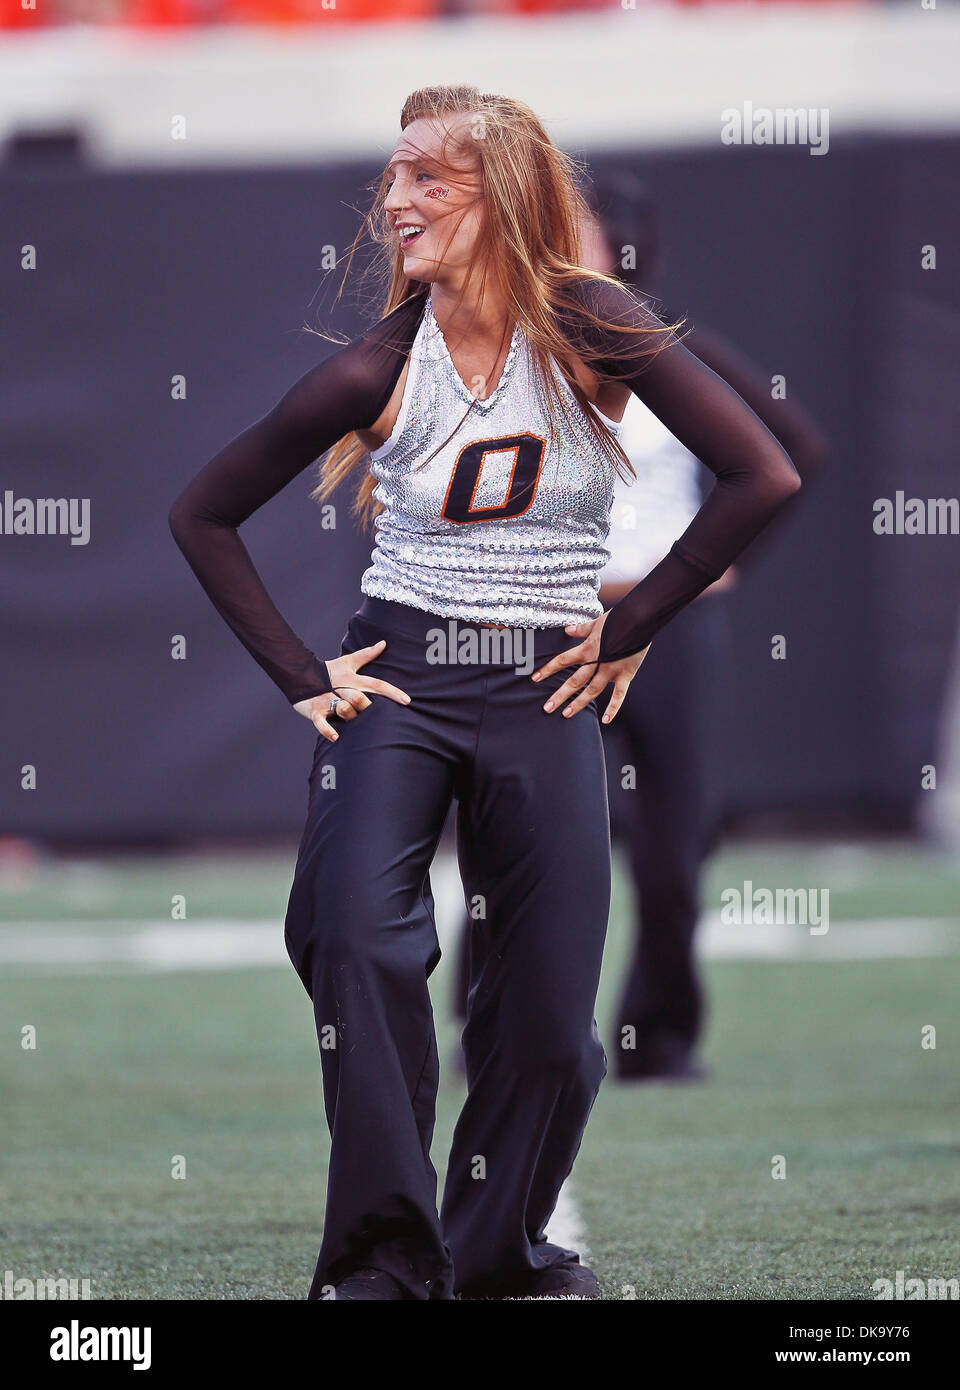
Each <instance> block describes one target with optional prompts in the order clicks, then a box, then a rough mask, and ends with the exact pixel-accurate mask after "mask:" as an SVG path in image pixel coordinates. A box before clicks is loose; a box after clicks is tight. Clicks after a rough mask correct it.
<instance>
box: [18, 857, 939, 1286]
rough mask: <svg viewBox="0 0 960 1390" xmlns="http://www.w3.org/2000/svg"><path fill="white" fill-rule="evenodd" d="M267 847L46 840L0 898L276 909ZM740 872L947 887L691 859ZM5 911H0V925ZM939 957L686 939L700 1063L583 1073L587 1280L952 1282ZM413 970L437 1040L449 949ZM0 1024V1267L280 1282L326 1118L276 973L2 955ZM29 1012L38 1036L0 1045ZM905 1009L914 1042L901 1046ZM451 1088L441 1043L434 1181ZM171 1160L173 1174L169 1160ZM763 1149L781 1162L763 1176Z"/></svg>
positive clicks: (296, 998) (209, 1282) (156, 1280)
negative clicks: (763, 957) (427, 979)
mask: <svg viewBox="0 0 960 1390" xmlns="http://www.w3.org/2000/svg"><path fill="white" fill-rule="evenodd" d="M825 865H828V866H829V868H825ZM291 868H292V854H291V856H289V857H286V856H279V857H278V858H275V859H268V860H255V859H248V860H245V861H242V862H240V863H231V864H230V865H229V866H225V865H224V864H223V863H218V862H214V861H206V862H205V861H202V860H181V861H171V860H160V861H149V862H147V861H144V862H129V863H127V864H126V865H121V866H119V867H118V866H108V867H106V868H100V869H98V868H96V866H80V867H77V866H74V867H73V868H70V867H67V868H63V867H60V868H58V867H57V866H56V865H51V867H50V869H49V870H48V871H45V872H44V873H42V874H41V875H40V877H39V879H38V880H37V882H36V883H35V884H33V885H32V886H30V887H29V888H24V889H22V890H21V891H15V890H13V891H8V892H7V893H6V894H5V895H4V897H3V899H2V903H3V916H4V917H5V918H6V920H7V921H8V922H10V921H19V922H23V921H26V920H29V919H31V918H32V919H36V920H42V921H45V922H51V921H56V920H58V919H70V920H76V919H78V918H89V919H90V920H92V921H96V922H98V923H102V922H103V921H104V920H107V919H111V918H112V919H114V920H119V919H125V920H130V919H136V918H156V917H161V916H163V914H164V912H166V913H169V901H170V896H171V894H172V893H176V892H182V893H184V894H185V895H186V896H187V898H188V902H189V904H190V914H191V919H193V920H195V919H196V918H198V917H202V916H205V915H206V916H214V915H215V916H217V917H220V918H222V917H225V916H232V915H235V916H236V917H238V918H242V917H256V918H264V917H270V916H273V915H275V916H276V917H277V920H278V922H279V920H280V917H281V916H282V911H283V905H284V901H285V894H286V890H287V886H288V882H289V874H290V870H291ZM764 872H766V874H767V877H768V880H769V881H773V876H774V874H779V875H780V881H793V882H796V883H803V882H811V881H825V880H824V878H823V875H824V874H825V873H829V875H830V877H829V878H828V879H827V880H826V881H829V882H830V885H831V894H832V903H831V907H832V911H833V915H834V917H835V918H837V919H839V918H841V917H842V916H843V915H844V914H846V915H848V916H851V917H857V918H861V919H862V918H865V917H870V916H878V917H879V916H883V917H885V918H887V919H889V918H891V917H896V916H898V915H903V916H909V917H911V918H916V917H922V916H925V915H929V916H944V915H947V914H949V913H951V912H956V905H957V901H958V893H957V879H956V877H955V872H954V870H953V869H952V868H951V867H950V866H949V865H945V864H944V862H943V861H941V860H939V859H936V858H935V857H932V856H930V857H927V856H922V855H920V854H919V853H918V852H917V851H916V850H915V849H912V848H911V849H906V850H903V851H891V850H890V849H888V848H887V849H884V850H882V851H877V852H876V853H873V854H869V853H852V852H851V853H848V854H841V855H837V854H834V855H832V856H826V858H825V857H824V855H823V853H822V852H817V851H805V850H804V851H801V850H790V849H773V848H767V847H759V848H757V847H753V848H745V847H742V846H738V847H736V848H735V849H734V850H731V851H730V852H728V853H726V854H724V855H723V856H721V857H719V858H718V859H717V860H716V861H715V862H714V864H713V866H712V868H711V875H710V884H709V885H708V890H707V896H708V897H709V895H710V893H711V892H712V891H714V889H715V887H716V885H717V884H718V883H729V882H737V881H740V880H742V878H744V877H752V878H754V879H755V880H757V881H761V880H762V876H763V873H764ZM816 874H820V875H821V878H820V879H819V880H816V879H815V878H814V875H816ZM784 876H785V877H784ZM626 904H627V897H626V889H625V884H624V883H623V881H622V879H620V878H618V881H617V887H616V893H615V899H614V911H613V916H612V921H611V930H610V936H609V942H608V952H607V958H606V962H605V970H604V984H603V989H602V994H601V1000H600V1006H599V1019H600V1025H601V1032H602V1035H603V1037H604V1041H605V1043H606V1045H607V1049H608V1052H609V1051H611V1050H612V1047H613V1046H614V1039H613V1038H612V1037H611V1036H610V1015H611V1009H612V1006H613V1002H614V991H615V986H616V983H617V980H618V976H619V973H620V969H621V966H622V963H623V959H624V956H625V952H626V950H627V947H628V944H629V940H628V936H629V932H628V919H627V913H626ZM12 930H15V931H22V930H23V928H11V927H9V926H8V927H6V928H4V927H2V926H0V931H7V932H9V931H12ZM115 930H117V931H118V932H123V931H125V930H127V929H126V928H124V927H122V926H117V927H116V928H115ZM278 930H279V926H278ZM958 967H960V957H958V956H953V957H950V956H947V957H939V958H936V957H930V958H918V959H903V960H869V959H867V960H862V961H861V960H855V961H837V962H831V963H816V964H814V963H804V962H795V961H789V962H785V961H758V960H750V961H736V960H712V961H709V962H708V963H707V965H706V978H707V981H708V987H709V992H710V999H711V1012H710V1022H709V1027H708V1033H707V1040H706V1048H705V1056H706V1060H707V1061H708V1063H709V1065H710V1066H711V1068H712V1070H713V1079H712V1081H711V1082H710V1083H709V1084H706V1085H701V1086H697V1087H679V1088H677V1087H667V1086H656V1087H639V1088H638V1087H636V1086H624V1085H622V1084H617V1083H616V1082H614V1081H613V1080H612V1079H608V1081H607V1082H606V1083H605V1084H604V1086H603V1088H602V1090H601V1093H600V1097H599V1099H598V1101H597V1103H596V1106H595V1109H594V1113H593V1117H592V1119H591V1123H590V1125H589V1127H588V1129H587V1134H586V1138H585V1140H584V1143H583V1147H582V1149H581V1153H580V1157H579V1159H578V1162H577V1166H576V1168H575V1170H574V1180H573V1184H572V1187H573V1195H574V1199H575V1201H576V1203H577V1205H578V1207H579V1211H580V1216H581V1220H582V1223H583V1225H584V1227H585V1230H586V1237H587V1241H588V1244H589V1247H590V1249H591V1251H592V1256H593V1263H594V1266H595V1267H596V1269H597V1271H598V1273H599V1274H600V1276H601V1280H602V1282H603V1287H604V1293H605V1295H606V1296H607V1297H609V1298H621V1297H623V1296H625V1295H626V1296H628V1297H637V1298H644V1299H664V1298H668V1299H675V1298H680V1299H684V1298H692V1299H702V1298H730V1299H745V1298H746V1299H749V1298H763V1299H768V1298H777V1299H805V1298H813V1297H826V1298H850V1297H852V1298H860V1299H870V1298H872V1297H873V1292H872V1290H871V1287H870V1286H871V1284H872V1281H873V1280H874V1279H877V1278H891V1279H892V1278H894V1277H895V1275H896V1271H897V1270H898V1269H903V1270H905V1271H906V1273H907V1277H916V1276H920V1277H924V1278H926V1277H944V1278H952V1277H960V1221H958V1217H960V1176H958V1173H960V1120H958V1113H957V1095H958V1080H957V1077H958V1060H960V1057H958V1050H960V1048H958V1037H957V1006H956V999H957V988H956V984H957V974H958ZM434 980H435V984H436V988H435V991H434V999H435V1007H436V1012H437V1018H438V1025H439V1033H440V1044H441V1052H442V1055H443V1056H445V1057H449V1056H450V1054H451V1052H452V1049H453V1047H454V1046H455V1044H456V1030H455V1029H454V1028H453V1026H452V1025H451V1024H450V1023H449V1022H448V1021H447V1019H448V1010H447V1005H446V1000H447V994H448V989H449V963H448V962H447V961H444V963H443V964H442V965H441V967H440V969H439V970H438V972H437V974H436V976H435V977H434ZM0 1019H2V1036H3V1038H4V1045H3V1048H2V1052H0V1093H2V1140H0V1157H2V1167H0V1184H2V1186H0V1276H2V1273H3V1271H4V1270H6V1269H10V1270H12V1271H14V1272H15V1274H16V1275H27V1276H29V1277H40V1276H41V1275H47V1274H56V1273H58V1272H60V1273H62V1274H63V1275H65V1276H71V1277H77V1278H79V1277H89V1278H91V1279H92V1280H93V1281H94V1282H93V1296H94V1297H97V1298H110V1299H112V1298H170V1299H208V1298H215V1299H222V1298H228V1299H233V1298H270V1299H274V1298H293V1299H300V1298H303V1297H304V1295H305V1292H306V1288H307V1285H308V1283H309V1280H310V1277H311V1275H312V1271H313V1263H314V1260H315V1257H316V1249H317V1246H318V1242H319V1235H320V1225H321V1216H322V1209H323V1208H322V1198H323V1186H322V1184H323V1172H324V1163H325V1156H326V1133H325V1128H324V1124H323V1118H322V1108H321V1099H320V1084H319V1064H318V1062H317V1060H316V1056H315V1046H316V1044H315V1039H314V1035H313V1031H312V1028H313V1022H312V1014H311V1010H310V1006H309V1002H308V1000H307V998H306V995H305V994H304V993H303V991H302V988H301V986H300V984H299V981H298V980H297V979H296V977H295V976H294V974H293V972H292V970H282V969H271V968H264V969H246V970H235V971H229V972H226V971H218V972H206V973H190V972H179V973H161V974H151V975H142V974H126V975H115V976H108V977H105V978H101V977H98V976H96V975H91V974H87V975H79V976H60V975H57V976H50V975H47V974H45V973H43V972H42V971H34V972H31V971H29V970H20V971H17V972H14V973H10V974H8V976H7V978H5V979H4V980H3V981H2V982H0ZM25 1024H30V1025H33V1026H35V1027H36V1029H37V1038H38V1044H37V1049H36V1050H35V1051H24V1050H22V1048H21V1046H20V1030H21V1028H22V1027H23V1025H25ZM929 1024H933V1025H935V1026H936V1028H937V1048H936V1050H935V1051H931V1050H923V1049H922V1048H921V1029H922V1028H923V1027H924V1026H925V1025H929ZM461 1099H462V1090H461V1083H460V1081H459V1079H458V1077H457V1076H456V1074H455V1072H454V1069H453V1068H452V1067H450V1066H447V1067H446V1068H445V1071H444V1076H443V1081H442V1085H441V1093H440V1101H439V1112H438V1124H437V1138H436V1142H435V1146H434V1158H435V1162H436V1164H437V1167H438V1168H439V1169H440V1170H441V1176H442V1169H443V1166H444V1162H445V1157H446V1151H447V1148H448V1145H449V1139H450V1135H451V1132H452V1127H453V1123H454V1121H455V1118H456V1114H457V1110H458V1107H459V1104H460V1101H461ZM175 1155H182V1156H183V1157H184V1159H185V1164H186V1178H185V1179H184V1180H175V1179H173V1178H172V1177H171V1164H172V1161H173V1159H174V1156H175ZM774 1155H783V1157H784V1159H785V1161H786V1178H785V1179H784V1180H777V1181H775V1180H774V1179H773V1178H772V1177H771V1160H772V1158H773V1156H774Z"/></svg>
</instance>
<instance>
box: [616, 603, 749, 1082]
mask: <svg viewBox="0 0 960 1390" xmlns="http://www.w3.org/2000/svg"><path fill="white" fill-rule="evenodd" d="M722 604H723V599H722V597H719V598H718V597H713V596H710V597H707V598H705V599H701V600H699V601H698V602H696V603H694V604H691V605H690V607H689V608H687V609H685V610H684V611H683V612H681V613H680V614H678V615H677V617H676V618H674V619H673V621H672V622H671V623H670V624H669V625H668V626H667V627H666V628H664V629H663V631H662V632H660V633H659V634H658V635H657V637H656V638H655V640H654V643H653V646H652V648H651V650H650V653H649V654H648V656H647V658H646V660H645V661H644V663H643V665H642V666H641V668H640V671H639V672H638V674H637V676H636V677H635V678H634V680H633V683H632V684H631V686H630V690H629V691H628V693H627V697H626V699H625V701H624V703H623V706H622V707H621V710H620V713H619V715H618V716H617V719H616V720H615V722H614V725H612V726H611V727H610V730H609V731H608V732H607V731H605V738H606V739H607V757H608V779H609V784H610V798H611V815H612V820H613V824H614V830H615V833H616V834H617V835H618V836H619V837H620V838H622V841H623V843H624V845H625V848H626V850H627V856H628V862H629V864H630V868H631V872H632V877H633V887H634V896H635V910H636V935H635V948H634V952H633V958H632V961H631V964H630V967H629V970H628V975H627V978H626V981H625V983H624V987H623V992H622V996H621V1000H620V1006H619V1012H618V1022H617V1037H616V1040H615V1043H614V1047H615V1051H614V1057H615V1068H616V1073H617V1075H618V1076H619V1077H621V1078H623V1079H646V1078H650V1079H656V1078H664V1079H668V1078H671V1077H675V1078H678V1079H696V1078H697V1077H699V1076H701V1075H702V1074H703V1072H702V1068H701V1067H700V1065H699V1063H698V1062H697V1061H696V1058H695V1049H696V1045H697V1043H698V1041H699V1038H700V1035H701V1031H702V1026H703V1018H704V999H703V990H702V985H701V981H700V974H699V969H698V965H697V960H696V955H695V948H694V935H695V931H696V926H697V921H698V918H699V915H700V876H701V867H702V864H703V859H704V856H705V854H706V853H707V851H708V849H709V848H710V845H711V843H712V841H713V838H714V835H715V831H716V827H717V825H718V823H719V814H720V809H721V804H722V803H721V781H722V779H721V777H720V775H719V769H720V767H721V766H722V762H721V758H722V749H721V747H720V743H721V741H722V738H723V734H724V733H725V731H726V721H725V718H724V712H725V702H726V695H725V693H724V692H723V690H722V688H721V687H722V683H723V681H724V679H725V677H726V675H727V671H726V669H725V668H726V666H727V664H728V663H727V662H726V661H725V660H724V654H725V651H726V647H727V643H726V636H725V633H726V626H725V619H726V614H725V612H724V611H722V608H720V607H717V605H721V606H722ZM718 683H719V684H718ZM718 755H720V756H719V757H718ZM625 766H626V767H627V769H628V771H627V774H626V780H627V781H628V785H627V786H626V787H625V786H624V785H623V782H624V780H625V778H624V773H623V768H624V767H625ZM631 770H632V774H633V778H634V780H635V786H631V785H630V776H631Z"/></svg>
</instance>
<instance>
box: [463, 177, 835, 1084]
mask: <svg viewBox="0 0 960 1390" xmlns="http://www.w3.org/2000/svg"><path fill="white" fill-rule="evenodd" d="M586 193H587V201H588V203H589V205H590V209H591V213H592V214H593V215H592V217H590V218H588V219H585V221H584V224H583V228H582V247H581V257H582V264H583V265H584V266H585V267H586V268H588V269H590V270H598V271H600V272H602V273H603V274H605V275H612V276H617V277H619V278H620V279H622V280H623V281H624V282H625V283H627V284H630V285H631V286H632V287H633V288H634V289H636V290H637V291H638V292H640V293H644V292H646V293H647V294H652V293H653V292H654V287H655V285H656V282H657V279H658V275H659V248H660V230H659V214H658V210H657V206H656V203H655V201H654V199H653V197H652V196H651V194H650V192H649V190H648V188H647V186H646V185H645V184H644V182H643V180H642V179H640V178H639V177H638V176H637V175H636V174H634V173H632V172H630V171H627V170H613V171H610V172H603V173H601V174H599V175H597V176H596V177H595V178H594V180H593V182H592V184H591V185H588V187H587V190H586ZM625 262H626V263H628V264H629V265H630V267H631V268H630V269H629V270H627V269H624V268H623V264H624V263H625ZM651 307H653V306H651ZM655 312H656V310H655ZM659 316H660V317H661V318H662V319H664V321H667V322H669V321H673V320H674V317H679V316H673V315H671V314H667V313H666V312H665V311H664V310H663V309H662V308H661V310H660V312H659ZM683 342H684V346H685V347H686V348H687V349H688V350H689V351H690V352H693V353H694V354H695V355H696V356H697V357H698V358H699V359H700V360H701V361H702V362H705V363H706V364H707V365H708V366H709V367H711V368H712V370H713V371H715V372H716V373H717V374H718V375H719V376H721V377H723V379H724V380H725V381H726V382H727V383H728V384H729V385H730V386H732V387H733V388H734V390H735V391H737V393H738V394H739V395H740V396H741V397H742V398H743V400H745V401H746V402H747V404H748V405H749V406H750V407H751V408H752V409H753V410H754V411H755V413H756V414H757V415H758V416H759V417H760V419H761V420H762V421H763V423H764V424H765V425H766V426H767V428H768V429H769V430H770V431H771V432H772V434H773V435H774V436H775V437H776V439H777V440H778V441H779V442H780V444H781V445H782V446H783V448H784V449H785V450H786V452H787V453H788V454H789V455H790V458H791V459H792V460H793V463H794V466H795V467H796V469H797V472H798V473H799V474H800V477H801V478H802V479H803V480H804V482H806V481H807V480H808V479H809V478H810V477H811V476H812V475H813V474H815V473H816V471H817V470H818V469H819V467H820V465H821V463H822V461H823V459H824V457H825V454H826V442H825V440H824V438H823V436H822V434H821V432H820V430H819V429H818V427H817V425H816V424H815V422H814V421H813V419H812V418H811V416H810V415H809V413H808V412H807V411H806V410H805V409H804V408H803V406H802V405H800V404H798V403H797V402H796V401H794V400H793V398H792V397H791V398H790V399H789V400H788V399H783V400H774V399H773V398H772V396H771V392H770V378H769V376H765V375H764V373H763V372H762V370H761V369H760V368H759V367H758V366H756V365H755V364H754V363H752V362H751V361H750V360H748V359H747V358H746V357H745V356H744V355H743V354H742V353H741V352H739V351H737V350H736V349H735V348H734V347H733V346H732V344H730V343H729V342H728V341H727V340H726V339H725V338H723V337H722V336H721V335H720V334H719V333H717V332H714V331H712V330H710V329H708V328H705V327H703V326H702V325H700V324H696V325H694V326H692V327H691V326H690V325H689V323H688V324H687V329H686V332H685V334H684V338H683ZM619 441H620V445H621V447H622V448H623V450H624V452H625V453H626V454H627V456H628V457H629V459H630V462H631V464H632V465H633V468H634V471H635V475H636V476H635V478H634V479H633V480H625V479H623V478H622V477H618V479H617V483H616V488H615V496H614V504H613V508H612V511H611V519H610V520H611V524H610V533H609V536H608V538H607V548H608V550H609V551H610V560H609V562H608V564H607V565H606V567H605V568H604V570H603V571H602V574H601V588H600V595H599V597H600V602H601V603H602V604H603V606H604V608H609V607H611V606H612V605H613V604H615V603H616V602H617V601H618V600H619V599H621V598H622V597H623V596H624V595H625V594H626V593H628V592H629V591H630V590H631V589H632V588H633V586H634V585H635V584H636V583H637V582H638V581H639V580H641V579H642V578H643V577H644V575H646V574H648V573H649V572H650V571H651V570H652V569H653V568H654V567H655V565H656V564H657V563H658V562H659V561H660V560H661V559H662V557H663V556H664V555H665V554H666V553H667V552H668V551H669V549H670V546H671V544H672V542H673V541H674V539H675V538H676V537H677V536H678V535H680V534H682V532H683V531H684V530H685V529H686V527H687V526H688V525H689V523H690V521H691V519H692V518H693V517H694V516H695V515H696V512H697V510H698V509H699V507H700V505H701V502H702V500H703V495H702V494H703V484H704V475H705V473H706V470H705V469H704V468H703V467H702V465H701V463H700V461H699V459H697V458H696V457H695V456H694V455H693V454H692V453H691V451H690V450H689V449H687V448H686V447H685V446H684V445H683V444H682V443H681V442H680V440H679V439H677V438H676V436H675V435H674V434H672V433H671V431H670V430H669V429H668V428H667V427H666V426H665V425H664V424H663V423H662V421H661V420H659V419H658V418H657V416H656V415H654V413H653V412H652V411H651V410H650V409H649V408H648V407H647V406H646V405H645V404H644V403H643V401H641V400H640V399H639V398H638V397H636V396H631V398H630V399H629V400H628V401H627V404H626V407H625V410H624V414H623V418H622V420H621V422H620V435H619ZM707 476H709V474H707ZM775 529H776V528H775V526H774V527H772V528H768V529H767V531H766V532H765V533H764V537H763V539H762V540H761V541H757V542H755V543H754V545H752V546H751V547H750V550H749V552H748V555H747V557H746V558H747V564H748V565H749V564H751V563H753V562H754V561H755V559H756V555H757V554H758V553H759V552H760V551H761V549H762V547H763V545H764V543H765V542H766V541H767V539H768V538H769V535H770V531H771V530H775ZM741 563H742V562H741ZM736 580H737V572H736V569H735V568H733V567H731V568H730V569H728V570H727V572H726V574H725V575H724V576H723V578H722V579H720V580H718V581H717V582H716V583H714V584H711V585H710V586H709V588H707V589H706V590H705V591H704V593H703V594H702V595H701V596H700V597H699V598H698V599H696V600H695V601H694V602H693V603H692V604H690V605H689V606H688V607H687V608H686V609H685V610H684V611H683V612H682V613H680V614H678V616H677V617H676V618H675V619H674V620H673V621H672V622H671V623H669V624H668V625H667V626H666V627H665V628H664V629H663V630H662V631H661V632H660V633H659V634H658V637H657V640H656V642H655V643H654V644H653V646H652V648H651V650H650V652H649V654H648V656H647V658H646V660H645V662H644V668H643V672H642V674H641V675H640V677H639V679H637V680H635V681H633V682H632V683H631V686H630V688H629V690H628V692H627V695H626V698H625V699H624V702H623V705H622V707H621V709H620V713H619V716H618V719H617V721H616V723H615V724H613V725H611V726H609V727H604V730H603V735H604V751H605V757H606V761H607V787H608V795H609V803H610V818H611V828H612V832H613V835H614V837H615V838H617V839H619V840H620V841H621V843H622V844H623V846H624V848H625V851H626V853H627V855H628V858H629V863H630V871H631V876H632V886H633V895H634V914H635V920H634V950H633V958H632V962H631V965H630V968H629V970H628V973H627V977H626V980H625V982H624V985H623V988H622V993H621V997H620V1003H619V1008H618V1015H617V1028H616V1040H615V1042H614V1046H613V1049H612V1053H613V1057H614V1059H615V1061H614V1068H615V1074H616V1075H617V1077H618V1078H620V1079H621V1080H636V1081H696V1080H700V1079H702V1078H703V1077H704V1076H705V1069H704V1067H703V1064H702V1062H701V1061H700V1060H699V1058H698V1057H697V1054H696V1049H697V1044H698V1042H699V1039H700V1037H701V1034H702V1030H703V1022H704V992H703V985H702V981H701V979H700V972H699V969H698V965H697V959H696V952H695V945H694V937H695V931H696V926H697V922H698V919H699V916H700V891H701V870H702V867H703V863H704V860H705V858H706V856H707V855H708V854H709V853H710V851H711V850H712V849H713V848H714V846H715V844H716V841H717V837H718V834H719V831H720V828H721V825H722V818H723V814H724V810H725V789H724V772H725V766H726V763H725V754H726V744H727V734H728V728H729V721H730V719H731V718H732V708H733V692H734V669H733V652H732V645H731V633H730V630H729V626H728V621H727V613H726V607H725V603H724V601H723V599H722V598H721V597H720V595H722V594H723V593H725V592H726V591H727V590H728V589H729V588H731V587H732V586H733V585H734V584H735V583H736ZM470 927H471V922H470V918H469V915H468V916H467V919H466V921H465V923H464V925H463V928H462V933H461V936H460V939H459V942H458V954H457V973H456V1011H457V1016H458V1017H459V1018H461V1019H462V1018H464V1017H465V1016H466V1009H467V992H468V987H469V978H470V951H469V942H470Z"/></svg>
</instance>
